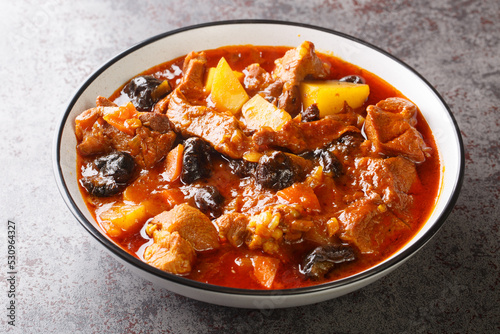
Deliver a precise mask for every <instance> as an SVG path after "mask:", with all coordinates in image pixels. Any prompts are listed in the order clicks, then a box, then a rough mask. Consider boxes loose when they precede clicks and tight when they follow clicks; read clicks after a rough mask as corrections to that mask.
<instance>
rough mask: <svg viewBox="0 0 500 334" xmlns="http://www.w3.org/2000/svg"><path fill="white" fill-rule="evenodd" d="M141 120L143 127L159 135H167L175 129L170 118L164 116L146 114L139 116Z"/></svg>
mask: <svg viewBox="0 0 500 334" xmlns="http://www.w3.org/2000/svg"><path fill="white" fill-rule="evenodd" d="M139 120H140V121H141V123H142V125H143V126H145V127H147V128H149V129H150V130H152V131H157V132H159V133H167V132H169V131H172V130H173V129H174V127H173V125H172V123H170V121H169V119H168V117H167V116H166V115H163V114H158V113H152V112H145V113H141V114H140V115H139Z"/></svg>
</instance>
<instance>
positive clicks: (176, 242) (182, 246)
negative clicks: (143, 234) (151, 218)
mask: <svg viewBox="0 0 500 334" xmlns="http://www.w3.org/2000/svg"><path fill="white" fill-rule="evenodd" d="M144 260H145V261H146V263H149V264H150V265H152V266H153V267H156V268H158V269H160V270H163V271H166V272H169V273H172V274H175V275H187V274H189V273H190V272H191V269H192V267H193V265H194V262H195V261H196V252H195V251H194V249H193V246H192V245H191V243H190V242H189V241H187V240H186V239H184V238H183V237H181V236H180V234H179V233H178V232H175V231H174V232H172V233H170V232H168V231H165V230H156V231H154V232H153V243H152V244H151V245H149V246H148V247H146V250H145V251H144Z"/></svg>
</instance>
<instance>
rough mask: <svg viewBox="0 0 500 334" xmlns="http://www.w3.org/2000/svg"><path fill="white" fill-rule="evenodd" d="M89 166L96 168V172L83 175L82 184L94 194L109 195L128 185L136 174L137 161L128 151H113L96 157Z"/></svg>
mask: <svg viewBox="0 0 500 334" xmlns="http://www.w3.org/2000/svg"><path fill="white" fill-rule="evenodd" d="M88 167H89V168H91V169H94V170H95V173H94V175H91V176H85V177H83V178H82V180H81V184H82V186H83V187H84V188H85V189H87V191H88V192H89V193H90V194H92V195H94V196H98V197H108V196H113V195H116V194H117V193H119V192H120V191H122V190H123V189H124V188H125V187H126V186H127V183H128V182H129V181H130V180H131V179H132V177H133V174H134V169H135V161H134V158H133V157H132V156H131V155H130V154H128V153H126V152H112V153H110V154H108V155H105V156H101V157H99V158H97V159H95V160H94V161H93V162H91V163H90V164H89V166H88Z"/></svg>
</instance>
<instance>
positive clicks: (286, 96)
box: [273, 41, 330, 116]
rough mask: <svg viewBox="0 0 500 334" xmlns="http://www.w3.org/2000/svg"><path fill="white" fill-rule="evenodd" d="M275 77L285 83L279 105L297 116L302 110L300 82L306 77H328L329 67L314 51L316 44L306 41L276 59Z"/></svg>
mask: <svg viewBox="0 0 500 334" xmlns="http://www.w3.org/2000/svg"><path fill="white" fill-rule="evenodd" d="M275 64H276V67H275V69H274V71H273V77H274V78H276V80H279V81H281V82H282V83H283V92H282V94H281V95H280V97H279V99H278V107H279V108H281V109H284V110H286V111H287V112H288V113H289V114H290V115H292V116H295V115H297V113H298V112H299V111H300V107H301V104H302V103H301V99H300V92H299V84H300V83H301V82H302V81H303V80H304V79H305V78H306V77H311V78H314V79H323V78H326V77H327V75H328V74H329V72H330V71H329V67H328V65H327V64H326V63H324V62H323V61H322V60H321V59H320V58H319V57H318V56H317V55H316V53H315V52H314V44H313V43H311V42H307V41H306V42H304V43H302V44H301V45H300V46H299V47H297V48H295V49H291V50H289V51H287V52H286V53H285V55H284V56H283V57H282V58H280V59H277V60H276V61H275Z"/></svg>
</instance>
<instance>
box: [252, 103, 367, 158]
mask: <svg viewBox="0 0 500 334" xmlns="http://www.w3.org/2000/svg"><path fill="white" fill-rule="evenodd" d="M357 119H358V116H357V114H356V113H354V112H353V111H352V110H351V109H350V108H349V107H347V108H344V112H342V113H339V114H336V115H329V116H326V117H324V118H322V119H320V120H318V121H313V122H303V123H299V122H296V121H295V120H291V121H290V122H288V123H286V124H285V125H283V127H282V128H281V130H279V131H273V130H272V129H270V128H262V129H260V130H259V131H257V132H256V133H254V135H253V136H252V140H253V141H254V142H255V144H256V145H257V147H258V149H259V150H260V151H265V150H267V149H268V148H269V147H278V148H286V149H288V150H290V151H291V152H293V153H295V154H297V153H302V152H305V151H312V150H314V149H316V148H322V147H324V146H326V145H328V144H330V143H331V142H332V141H334V140H336V139H338V138H340V137H341V136H342V135H343V134H344V133H347V132H351V133H360V130H359V129H358V128H357V127H356V124H357Z"/></svg>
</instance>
